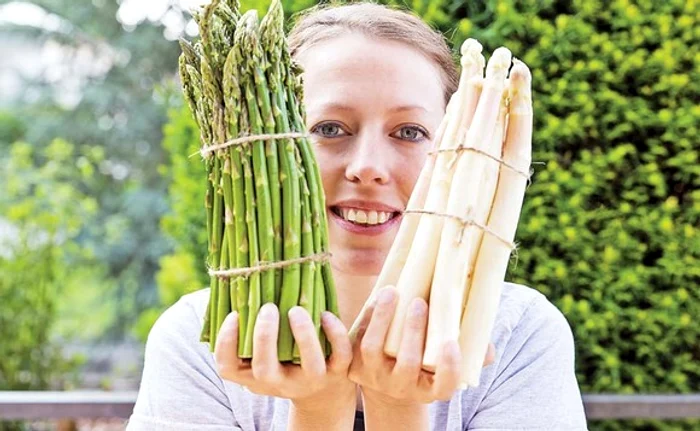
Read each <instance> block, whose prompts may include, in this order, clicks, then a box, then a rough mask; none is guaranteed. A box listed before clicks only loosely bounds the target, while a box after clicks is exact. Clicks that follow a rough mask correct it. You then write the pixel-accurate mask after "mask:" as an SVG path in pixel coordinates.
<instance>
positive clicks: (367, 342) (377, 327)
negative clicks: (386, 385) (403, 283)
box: [360, 286, 397, 365]
mask: <svg viewBox="0 0 700 431" xmlns="http://www.w3.org/2000/svg"><path fill="white" fill-rule="evenodd" d="M396 299H397V293H396V288H394V287H393V286H387V287H385V288H383V289H382V290H381V291H380V292H379V295H378V297H377V304H376V305H375V307H374V312H373V313H372V317H371V320H370V322H369V325H368V326H367V331H366V332H365V334H364V336H363V337H362V341H361V342H360V352H361V354H362V361H363V362H364V363H374V364H375V365H377V364H378V363H380V362H383V361H384V343H385V342H386V336H387V332H388V330H389V326H390V325H391V319H392V318H393V317H394V309H395V308H396Z"/></svg>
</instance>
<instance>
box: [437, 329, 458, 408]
mask: <svg viewBox="0 0 700 431" xmlns="http://www.w3.org/2000/svg"><path fill="white" fill-rule="evenodd" d="M461 362H462V354H461V352H460V350H459V344H457V341H454V340H453V341H448V342H447V343H445V345H444V347H443V349H442V355H440V358H439V359H438V366H437V368H436V370H435V379H434V381H433V390H432V394H433V398H434V399H436V400H441V401H447V400H449V399H450V398H452V395H453V394H454V392H455V390H456V389H457V388H458V387H459V385H460V381H461V375H460V363H461Z"/></svg>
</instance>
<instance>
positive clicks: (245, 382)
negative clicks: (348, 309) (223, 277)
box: [214, 303, 356, 411]
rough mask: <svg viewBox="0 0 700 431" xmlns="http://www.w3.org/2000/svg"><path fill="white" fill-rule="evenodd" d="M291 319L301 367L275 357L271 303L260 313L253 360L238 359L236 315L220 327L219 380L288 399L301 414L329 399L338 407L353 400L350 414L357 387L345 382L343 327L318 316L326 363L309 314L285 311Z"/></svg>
mask: <svg viewBox="0 0 700 431" xmlns="http://www.w3.org/2000/svg"><path fill="white" fill-rule="evenodd" d="M289 321H290V325H291V328H292V334H293V335H294V339H295V340H296V343H297V345H298V346H299V353H300V356H301V366H298V365H293V364H282V363H280V362H279V360H278V359H277V336H278V332H279V330H278V328H279V312H278V309H277V307H276V306H275V305H274V304H271V303H268V304H265V305H263V307H262V308H261V309H260V313H259V314H258V317H257V320H256V322H255V330H254V335H253V352H254V353H253V359H252V360H251V361H244V360H242V359H240V358H239V357H238V313H236V312H232V313H230V314H229V315H228V316H227V317H226V319H225V320H224V323H223V324H222V326H221V329H220V331H219V335H218V337H217V340H216V346H215V349H214V357H215V360H216V364H217V366H218V371H219V374H220V375H221V377H222V378H224V379H226V380H230V381H232V382H236V383H238V384H240V385H242V386H245V387H246V388H248V389H249V390H250V391H252V392H254V393H256V394H260V395H271V396H275V397H282V398H287V399H290V400H291V401H292V402H293V403H294V406H295V407H296V408H297V409H300V410H306V411H312V410H314V409H316V410H321V409H324V408H325V409H328V408H329V407H330V406H329V405H328V403H329V400H338V401H339V403H340V402H346V401H348V402H349V400H352V403H353V411H354V403H355V399H356V398H355V397H356V389H355V385H354V384H353V383H352V382H350V381H349V380H348V379H347V372H348V367H349V365H350V361H351V360H352V346H351V344H350V339H349V338H348V335H347V330H346V329H345V326H344V325H343V323H342V322H341V321H340V319H338V318H337V317H336V316H335V315H333V314H332V313H329V312H324V313H323V315H322V319H321V324H322V327H323V330H324V331H325V333H326V337H327V338H328V341H330V343H331V348H332V354H331V356H330V358H329V359H328V360H326V359H325V358H324V355H323V352H322V350H321V345H320V343H319V341H318V336H317V333H316V329H315V328H314V325H313V322H312V320H311V316H309V313H308V312H307V311H306V310H305V309H303V308H301V307H294V308H293V309H291V310H290V311H289ZM344 395H347V397H344Z"/></svg>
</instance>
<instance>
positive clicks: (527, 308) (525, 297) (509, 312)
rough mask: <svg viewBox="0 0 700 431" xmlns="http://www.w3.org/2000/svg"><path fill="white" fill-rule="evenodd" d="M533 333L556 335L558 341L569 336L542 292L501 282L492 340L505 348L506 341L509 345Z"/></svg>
mask: <svg viewBox="0 0 700 431" xmlns="http://www.w3.org/2000/svg"><path fill="white" fill-rule="evenodd" d="M533 335H534V336H536V338H549V337H551V336H553V335H556V338H557V339H558V340H560V341H566V340H568V339H573V336H572V333H571V327H570V326H569V323H568V321H567V320H566V318H565V317H564V315H563V314H562V312H561V311H559V309H558V308H557V307H556V306H554V304H552V303H551V302H550V301H549V300H548V299H547V297H546V296H544V295H543V294H542V293H540V292H538V291H537V290H535V289H533V288H530V287H527V286H523V285H521V284H515V283H504V285H503V290H502V293H501V300H500V305H499V311H498V315H497V318H496V323H495V325H494V333H493V336H492V340H493V341H494V343H496V345H497V347H499V344H501V346H500V347H502V348H503V350H506V348H507V347H508V345H510V346H511V348H512V345H513V344H518V343H520V342H525V341H528V339H529V338H531V337H532V336H533ZM530 341H532V340H530ZM535 341H537V340H535ZM503 343H505V344H503ZM572 347H573V345H572Z"/></svg>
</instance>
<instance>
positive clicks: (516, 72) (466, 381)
mask: <svg viewBox="0 0 700 431" xmlns="http://www.w3.org/2000/svg"><path fill="white" fill-rule="evenodd" d="M513 63H514V66H513V69H512V71H511V75H510V90H509V91H510V93H509V98H510V107H509V113H508V129H507V134H506V142H505V146H504V154H503V161H504V162H505V163H508V164H509V165H511V166H513V167H515V168H516V169H518V170H519V171H521V172H524V173H527V172H529V169H530V162H531V157H532V117H533V114H532V96H531V89H530V83H531V75H530V71H529V69H528V68H527V66H526V65H525V64H524V63H522V62H520V61H518V60H517V59H516V60H514V61H513ZM526 186H527V179H526V178H525V177H524V176H523V175H521V174H520V173H517V172H515V171H513V170H511V169H509V168H508V167H505V166H503V167H502V168H501V174H500V177H499V180H498V186H497V189H496V195H495V199H494V204H493V208H492V212H491V215H490V217H489V220H488V225H487V226H488V228H489V229H490V230H491V231H493V232H494V233H496V234H497V235H498V236H499V237H500V238H502V239H504V240H506V241H508V242H511V243H512V242H513V239H514V238H515V231H516V229H517V226H518V220H519V219H520V212H521V210H522V203H523V199H524V195H525V188H526ZM510 254H511V249H510V247H509V246H508V245H506V244H505V243H503V242H502V241H501V240H499V239H498V238H496V237H495V236H493V235H490V234H488V233H487V234H485V235H484V238H483V241H482V244H481V249H480V250H479V255H478V257H477V262H476V267H475V269H474V274H473V277H472V288H471V289H470V292H469V297H468V299H467V305H466V308H465V310H464V315H463V317H462V325H461V329H460V337H459V343H460V349H461V352H462V361H463V362H462V363H463V366H462V384H463V387H470V386H471V387H475V386H478V385H479V378H480V375H481V369H482V365H483V361H484V357H485V355H486V351H487V349H488V344H489V341H490V338H491V332H492V330H493V325H494V322H495V319H496V314H497V311H498V304H499V301H500V296H501V288H502V284H503V281H504V278H505V273H506V269H507V267H508V261H509V258H510Z"/></svg>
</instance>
